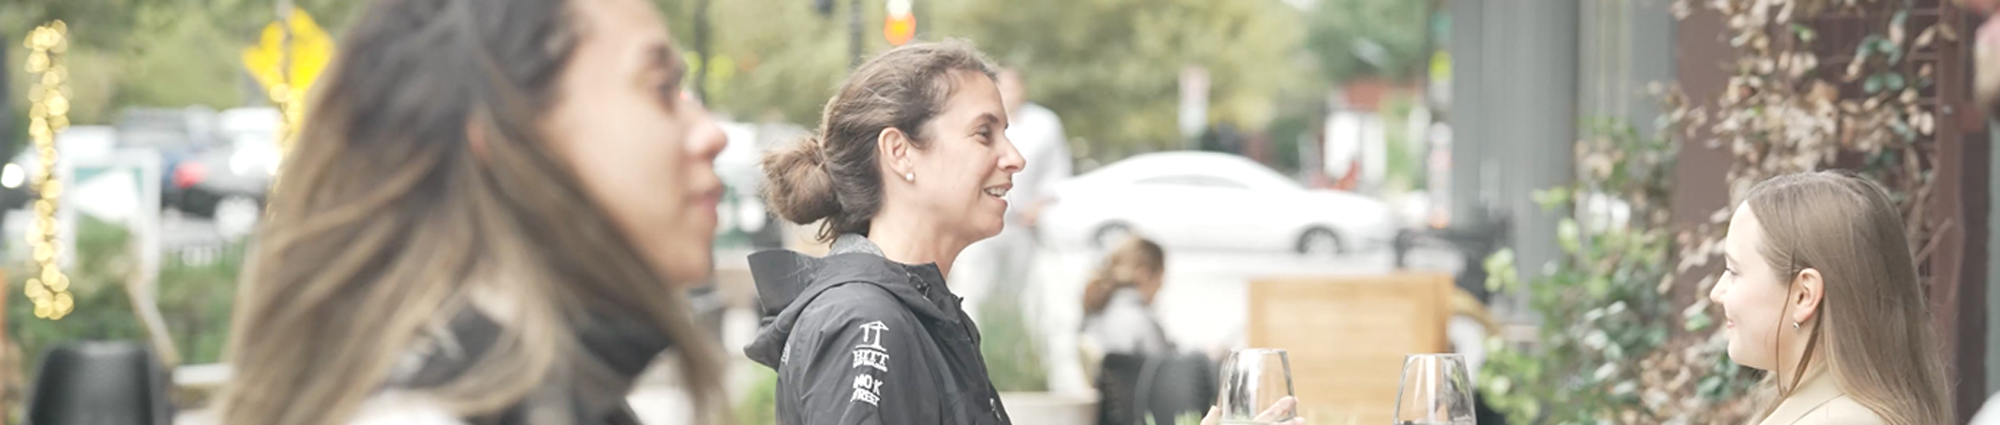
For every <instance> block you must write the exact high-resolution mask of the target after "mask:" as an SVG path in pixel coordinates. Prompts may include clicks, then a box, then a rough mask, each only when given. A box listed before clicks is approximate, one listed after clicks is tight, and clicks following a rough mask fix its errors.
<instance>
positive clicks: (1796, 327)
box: [1792, 322, 1799, 331]
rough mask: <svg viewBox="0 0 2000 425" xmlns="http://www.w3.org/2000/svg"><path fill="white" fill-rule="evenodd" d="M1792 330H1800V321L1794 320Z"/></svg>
mask: <svg viewBox="0 0 2000 425" xmlns="http://www.w3.org/2000/svg"><path fill="white" fill-rule="evenodd" d="M1792 330H1795V331H1796V330H1799V322H1792Z"/></svg>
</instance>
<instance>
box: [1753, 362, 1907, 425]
mask: <svg viewBox="0 0 2000 425" xmlns="http://www.w3.org/2000/svg"><path fill="white" fill-rule="evenodd" d="M1758 425H1886V424H1885V423H1884V422H1882V417H1880V416H1876V415H1875V412H1874V411H1872V410H1868V408H1867V407H1864V406H1862V405H1861V403H1857V402H1855V401H1854V399H1853V398H1849V397H1847V393H1846V392H1845V391H1841V389H1840V384H1839V383H1837V382H1835V380H1834V378H1833V377H1831V376H1827V374H1825V373H1817V374H1813V376H1811V377H1807V378H1806V380H1805V382H1800V383H1799V389H1798V390H1797V391H1793V392H1792V395H1791V396H1790V397H1785V400H1784V401H1783V402H1781V403H1778V409H1777V410H1773V411H1771V416H1769V417H1766V418H1764V421H1763V422H1758Z"/></svg>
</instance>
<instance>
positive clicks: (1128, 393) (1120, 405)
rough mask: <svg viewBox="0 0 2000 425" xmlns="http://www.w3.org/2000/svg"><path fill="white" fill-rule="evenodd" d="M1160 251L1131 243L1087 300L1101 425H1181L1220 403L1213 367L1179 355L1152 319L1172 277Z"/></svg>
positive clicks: (1097, 279) (1086, 334) (1203, 358)
mask: <svg viewBox="0 0 2000 425" xmlns="http://www.w3.org/2000/svg"><path fill="white" fill-rule="evenodd" d="M1165 266H1166V254H1165V252H1164V251H1162V250H1161V249H1160V245H1158V244H1155V243H1153V242H1151V241H1147V240H1145V239H1139V238H1133V239H1131V240H1128V241H1126V242H1125V243H1124V244H1122V245H1120V246H1119V247H1118V248H1117V249H1116V250H1113V251H1112V252H1111V253H1110V254H1109V255H1107V256H1106V257H1105V260H1104V265H1103V267H1102V268H1100V269H1098V270H1097V273H1096V274H1094V275H1092V277H1091V279H1090V284H1089V285H1088V286H1087V287H1085V289H1084V295H1083V311H1084V319H1083V335H1082V337H1081V338H1082V341H1080V342H1081V344H1080V345H1081V347H1083V355H1084V364H1085V367H1084V370H1085V371H1086V373H1088V374H1090V376H1092V377H1094V378H1093V379H1094V380H1095V386H1096V387H1097V390H1098V393H1099V395H1100V397H1101V399H1100V400H1101V402H1100V403H1099V404H1098V423H1107V424H1130V423H1147V422H1148V421H1149V420H1150V421H1151V423H1161V424H1170V423H1177V421H1178V420H1180V419H1181V418H1183V417H1186V418H1187V419H1193V418H1199V417H1201V413H1202V412H1203V411H1204V410H1205V409H1207V408H1208V407H1209V405H1210V404H1211V403H1214V402H1215V396H1216V394H1215V388H1216V382H1215V376H1216V370H1215V365H1214V364H1213V363H1212V362H1211V361H1210V360H1209V358H1208V356H1207V355H1205V354H1202V353H1181V352H1178V351H1177V350H1176V349H1175V347H1174V344H1173V343H1172V342H1170V341H1168V339H1167V333H1166V332H1165V331H1164V330H1162V328H1161V327H1160V321H1159V318H1158V317H1157V316H1155V315H1154V313H1153V309H1152V304H1153V297H1154V296H1155V295H1158V294H1159V293H1160V282H1161V280H1162V276H1163V275H1164V274H1165V273H1164V272H1165V271H1166V267H1165Z"/></svg>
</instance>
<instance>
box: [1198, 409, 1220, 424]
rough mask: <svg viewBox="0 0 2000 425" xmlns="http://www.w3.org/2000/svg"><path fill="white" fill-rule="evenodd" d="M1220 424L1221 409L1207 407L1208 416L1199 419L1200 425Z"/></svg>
mask: <svg viewBox="0 0 2000 425" xmlns="http://www.w3.org/2000/svg"><path fill="white" fill-rule="evenodd" d="M1221 423H1222V408H1219V407H1215V406H1208V416H1203V417H1201V425H1220V424H1221Z"/></svg>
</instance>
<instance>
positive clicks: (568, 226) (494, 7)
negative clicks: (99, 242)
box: [220, 0, 720, 425]
mask: <svg viewBox="0 0 2000 425" xmlns="http://www.w3.org/2000/svg"><path fill="white" fill-rule="evenodd" d="M475 3H476V4H475ZM575 19H576V18H575V14H574V13H572V12H571V11H570V10H569V7H568V5H567V2H566V1H564V0H485V1H476V2H475V1H474V0H379V1H376V2H374V3H372V4H370V5H369V6H368V8H367V10H366V12H364V14H363V15H362V17H361V19H360V20H359V22H358V23H357V24H355V25H354V26H353V27H352V28H351V29H350V30H349V31H348V35H347V37H346V39H345V40H344V41H343V42H342V43H341V51H340V53H339V56H338V57H337V61H336V62H335V63H334V65H333V67H332V69H331V70H330V74H329V75H328V77H326V78H325V79H323V80H322V83H321V84H322V85H324V87H322V88H321V89H320V91H319V92H318V94H317V96H316V97H315V98H314V101H313V103H312V105H311V107H310V108H309V109H308V110H309V111H310V112H311V114H310V116H309V119H308V120H307V121H306V122H307V125H306V126H305V127H304V129H303V132H302V133H301V134H300V138H299V140H298V142H297V143H296V148H295V150H294V151H293V152H292V153H291V156H290V157H289V158H287V159H286V165H285V168H284V170H283V174H282V175H281V176H279V180H278V186H277V188H276V189H275V191H274V194H273V197H272V198H271V205H270V213H269V218H268V220H267V222H266V225H265V227H264V229H262V231H261V232H262V233H260V234H259V235H258V239H257V241H256V244H255V249H254V250H253V253H252V257H251V258H250V264H249V266H248V267H247V269H246V271H245V277H244V281H243V285H242V288H241V290H240V291H239V294H238V296H237V302H236V304H237V307H236V313H235V318H234V323H235V328H234V330H233V332H232V334H231V336H230V342H229V348H228V361H229V363H231V364H232V366H233V367H234V370H235V374H234V378H233V379H232V382H231V383H230V385H229V386H228V387H227V388H225V390H224V392H223V394H222V395H221V397H220V403H221V407H220V410H221V414H222V419H223V422H224V423H227V424H256V425H266V424H334V423H342V422H345V421H346V420H347V418H348V417H349V416H351V415H352V414H353V413H354V412H355V411H356V409H357V408H358V407H359V405H360V404H361V401H362V400H364V399H365V398H366V397H368V396H369V395H370V393H372V392H374V391H376V390H377V389H378V388H380V387H381V385H383V380H384V379H386V377H387V375H388V371H389V369H390V366H391V364H392V363H393V361H394V360H395V359H396V358H397V357H398V356H399V355H401V354H402V353H404V352H406V351H407V350H409V349H411V348H412V346H413V344H415V342H416V339H417V338H418V336H419V332H420V329H421V328H426V327H429V326H433V325H436V324H440V323H443V322H444V321H445V320H447V319H449V318H451V317H453V316H454V315H455V314H456V313H458V312H461V311H464V309H467V308H479V309H480V311H482V312H484V313H486V314H487V315H489V316H491V317H492V318H493V319H494V320H495V321H496V322H498V323H499V324H500V327H501V333H500V337H499V339H498V340H497V341H495V342H494V343H493V344H492V345H491V348H490V349H488V350H486V351H485V352H483V353H480V354H479V357H477V358H476V359H474V360H473V361H472V363H471V366H470V369H469V370H466V371H465V372H463V373H459V374H458V375H457V377H455V378H452V379H451V380H449V381H446V382H444V383H442V384H440V385H438V386H436V387H430V388H426V389H424V390H422V391H425V392H426V395H427V396H429V397H430V398H432V399H433V400H436V401H437V402H438V403H439V404H441V405H442V406H443V407H444V408H446V409H448V410H450V411H452V412H454V413H458V414H462V415H476V414H483V413H490V412H494V411H497V410H499V409H503V408H505V407H507V406H509V405H511V404H513V403H516V402H518V401H520V400H522V399H523V398H525V397H526V395H527V394H528V393H529V392H530V391H531V390H532V389H533V387H535V386H536V385H537V384H540V383H542V382H545V381H547V380H550V379H566V380H571V381H572V382H600V381H594V380H603V379H617V378H612V377H608V376H607V374H608V373H607V372H606V371H607V370H608V368H607V367H606V366H605V365H601V364H596V363H593V362H589V361H582V362H579V361H576V360H574V359H584V358H594V357H591V356H587V355H582V353H580V351H581V349H582V348H581V344H580V343H579V342H578V337H577V335H576V331H575V327H576V326H577V325H578V323H579V322H580V321H582V320H584V319H583V317H584V316H585V315H586V314H611V315H615V316H617V317H620V318H624V319H629V320H631V321H633V322H636V323H639V324H642V325H643V327H645V328H648V329H650V330H651V331H655V332H658V333H659V334H660V335H661V336H664V337H666V338H669V339H671V340H672V341H673V343H674V344H675V347H676V348H677V350H676V353H677V355H678V356H677V357H678V358H679V359H680V371H681V377H682V378H683V379H685V380H686V385H687V387H688V388H689V389H690V390H689V391H688V394H691V395H693V396H694V397H695V405H696V406H697V411H698V412H701V415H702V417H703V419H704V420H706V419H708V417H709V413H710V412H711V411H713V410H716V409H714V408H713V406H714V404H713V403H715V402H717V401H718V400H716V398H717V397H716V396H714V394H716V393H718V392H719V388H720V386H719V378H718V376H717V374H718V373H719V372H718V369H719V368H718V367H716V366H717V365H718V364H719V360H718V357H719V356H718V354H717V353H716V350H715V349H714V348H713V347H712V343H709V342H707V340H706V339H705V337H704V336H703V335H702V334H701V333H699V332H698V331H697V328H696V327H695V326H694V324H693V318H692V317H691V314H690V307H689V306H688V303H687V300H686V297H685V295H684V294H683V293H682V291H680V290H678V289H676V288H675V287H674V286H673V285H670V284H668V283H667V282H665V281H664V278H663V277H662V276H661V274H660V273H659V272H657V271H656V270H654V269H653V268H652V267H650V266H649V265H648V263H647V262H646V261H645V260H643V259H642V257H641V256H640V255H639V253H638V252H637V251H636V248H635V246H634V245H633V244H632V242H631V241H629V240H627V239H626V237H625V236H624V235H623V234H621V233H620V232H619V231H618V230H617V229H616V228H615V227H614V226H613V225H612V223H611V222H610V220H609V219H608V218H607V217H606V215H605V212H604V211H603V210H602V209H601V208H600V207H599V206H597V205H596V204H595V203H594V201H593V200H592V199H591V198H590V197H589V196H587V195H586V192H585V190H584V189H583V186H582V184H581V182H580V179H579V178H578V177H577V175H576V173H575V172H574V170H572V169H571V168H570V167H569V166H567V165H565V164H564V163H563V162H561V161H559V160H558V159H557V158H558V156H557V154H556V152H553V151H551V150H550V148H549V147H548V146H546V145H545V143H543V140H542V139H543V138H542V136H541V135H542V133H541V129H540V128H538V127H537V126H536V123H538V122H540V120H539V119H537V118H538V117H540V116H541V115H542V114H543V112H544V111H547V110H548V109H549V108H550V107H551V105H553V104H554V103H555V100H556V99H557V98H558V97H559V96H561V95H562V93H559V91H558V89H557V86H558V85H557V84H556V81H557V80H558V77H559V76H560V75H561V74H562V72H563V69H564V67H565V66H566V65H567V64H568V62H569V58H570V56H571V53H572V52H573V51H574V50H575V47H576V45H577V43H578V40H579V35H580V31H579V30H580V28H577V26H578V23H577V22H574V20H575ZM474 132H476V133H478V134H480V135H481V137H480V139H481V142H482V145H481V146H480V148H481V150H480V151H479V152H474V151H473V149H472V147H471V146H470V145H471V143H470V142H469V134H471V133H474ZM668 184H671V182H668ZM598 396H602V397H616V400H623V396H624V394H608V395H606V394H599V395H598Z"/></svg>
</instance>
